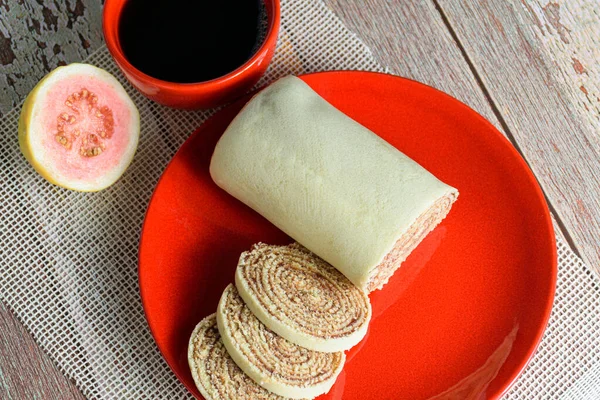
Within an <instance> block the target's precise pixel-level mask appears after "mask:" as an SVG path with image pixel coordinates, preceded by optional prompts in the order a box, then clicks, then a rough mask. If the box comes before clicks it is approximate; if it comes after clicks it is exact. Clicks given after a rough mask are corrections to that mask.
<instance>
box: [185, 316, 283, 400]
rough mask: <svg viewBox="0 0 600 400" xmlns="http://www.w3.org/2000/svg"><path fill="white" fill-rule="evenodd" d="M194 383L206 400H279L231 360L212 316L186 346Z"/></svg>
mask: <svg viewBox="0 0 600 400" xmlns="http://www.w3.org/2000/svg"><path fill="white" fill-rule="evenodd" d="M188 363H189V365H190V370H191V372H192V377H193V378H194V383H196V386H197V387H198V390H199V391H200V393H201V394H202V396H204V398H205V399H206V400H240V399H245V400H255V399H260V400H282V399H285V398H284V397H281V396H278V395H276V394H273V393H270V392H269V391H268V390H267V389H265V388H263V387H261V386H259V385H258V384H256V382H254V381H253V380H252V379H250V378H249V377H248V376H247V375H246V374H244V373H243V372H242V370H241V369H240V368H239V367H238V366H237V365H236V364H235V362H234V361H233V360H232V359H231V357H230V356H229V354H228V353H227V350H226V349H225V346H224V345H223V342H222V341H221V336H220V334H219V330H218V329H217V318H216V316H215V314H211V315H209V316H208V317H206V318H204V319H203V320H202V321H200V323H199V324H198V325H197V326H196V328H195V329H194V332H193V333H192V336H191V338H190V343H189V347H188Z"/></svg>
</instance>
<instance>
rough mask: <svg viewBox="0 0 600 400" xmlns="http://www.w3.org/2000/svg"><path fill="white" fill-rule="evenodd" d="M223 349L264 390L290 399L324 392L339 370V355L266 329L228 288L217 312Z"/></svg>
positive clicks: (341, 360)
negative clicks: (315, 348) (308, 347)
mask: <svg viewBox="0 0 600 400" xmlns="http://www.w3.org/2000/svg"><path fill="white" fill-rule="evenodd" d="M217 325H218V327H219V333H220V334H221V339H222V340H223V344H224V345H225V348H226V349H227V351H228V352H229V355H230V356H231V358H232V359H233V361H235V363H236V364H237V365H238V366H239V367H240V368H241V370H242V371H244V372H245V373H246V375H248V376H249V377H251V378H252V379H253V380H254V381H255V382H257V383H258V384H259V385H261V386H262V387H264V388H265V389H267V390H269V391H271V392H273V393H276V394H278V395H280V396H286V397H290V398H293V399H312V398H314V397H316V396H319V395H321V394H323V393H327V392H328V391H329V389H331V387H332V386H333V384H334V383H335V380H336V378H337V376H338V375H339V373H340V372H341V371H342V368H343V366H344V361H345V358H346V357H345V355H344V353H343V352H337V353H323V352H318V351H313V350H308V349H305V348H304V347H300V346H298V345H296V344H293V343H292V342H290V341H288V340H286V339H284V338H282V337H281V336H279V335H277V334H276V333H275V332H273V331H271V330H270V329H269V328H267V327H266V326H265V325H264V324H263V323H262V322H260V321H259V320H258V318H256V316H254V314H252V311H250V309H249V308H248V307H247V306H246V305H245V304H244V301H243V300H242V298H241V297H240V296H239V294H238V291H237V289H236V288H235V286H233V285H229V286H228V287H227V288H226V289H225V291H224V292H223V296H222V297H221V301H220V302H219V307H218V309H217Z"/></svg>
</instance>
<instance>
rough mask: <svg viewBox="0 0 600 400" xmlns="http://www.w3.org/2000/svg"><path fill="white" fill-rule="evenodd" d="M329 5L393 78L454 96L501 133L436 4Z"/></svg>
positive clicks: (365, 1) (331, 0)
mask: <svg viewBox="0 0 600 400" xmlns="http://www.w3.org/2000/svg"><path fill="white" fill-rule="evenodd" d="M326 3H327V5H328V6H329V7H330V8H331V9H332V10H333V11H334V12H335V13H336V14H337V15H338V16H339V17H340V18H341V19H342V21H343V22H344V24H345V25H346V26H347V27H348V29H349V30H350V31H352V32H354V33H356V34H357V35H358V37H359V38H361V39H362V40H363V41H364V42H365V44H366V45H367V46H368V47H369V48H370V49H371V50H372V51H373V54H374V56H375V57H376V58H377V59H378V60H379V61H380V62H381V64H383V65H384V66H386V67H388V68H389V69H390V72H391V73H393V74H395V75H400V76H404V77H407V78H410V79H414V80H417V81H419V82H423V83H425V84H427V85H430V86H433V87H435V88H437V89H440V90H442V91H444V92H446V93H448V94H450V95H452V96H454V97H456V98H457V99H459V100H460V101H462V102H463V103H465V104H467V105H469V106H470V107H471V108H473V109H474V110H475V111H477V112H479V113H480V114H481V115H483V116H484V117H485V118H487V119H488V120H489V121H490V122H491V123H492V124H494V125H495V126H496V127H497V128H498V129H500V130H501V131H502V129H501V126H500V123H499V122H498V119H497V118H496V116H495V115H494V112H493V111H492V108H491V107H490V104H489V102H488V101H487V99H486V98H485V96H484V95H483V92H482V91H481V88H480V87H479V85H478V83H477V81H476V80H475V79H474V77H473V74H472V73H471V71H470V70H469V66H468V64H467V63H466V61H465V59H464V57H463V55H462V54H461V52H460V49H459V47H458V46H457V45H456V42H455V41H454V39H453V38H452V36H451V35H450V33H449V32H448V29H447V28H446V26H445V25H444V22H443V21H442V19H441V18H440V15H439V13H438V11H437V10H436V8H435V5H434V4H433V3H432V2H430V1H388V0H326Z"/></svg>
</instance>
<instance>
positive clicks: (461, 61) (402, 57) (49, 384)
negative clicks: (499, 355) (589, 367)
mask: <svg viewBox="0 0 600 400" xmlns="http://www.w3.org/2000/svg"><path fill="white" fill-rule="evenodd" d="M326 2H327V3H328V4H329V6H330V7H331V8H332V9H333V10H334V11H335V12H336V14H337V15H339V16H340V17H341V18H342V20H343V21H344V22H345V23H346V25H347V26H348V27H349V29H350V30H351V31H354V32H356V33H357V35H358V36H359V37H360V38H361V39H363V40H364V41H365V43H366V44H367V45H368V46H369V47H371V49H373V52H374V54H375V56H376V57H377V58H378V59H379V60H380V62H381V63H382V64H383V65H387V66H389V67H390V71H391V72H393V73H396V74H398V75H402V76H406V77H409V78H412V79H416V80H419V81H421V82H424V83H427V84H429V85H431V86H434V87H436V88H439V89H441V90H443V91H445V92H447V93H449V94H451V95H452V96H454V97H456V98H458V99H459V100H461V101H463V102H465V103H466V104H468V105H469V106H471V107H472V108H474V109H475V110H476V111H478V112H479V113H480V114H482V115H483V116H485V117H486V118H487V119H488V120H490V121H491V122H492V123H493V124H494V125H495V126H496V127H498V128H499V129H500V130H501V131H504V132H505V133H508V134H509V138H510V139H511V140H515V139H516V142H514V143H516V144H517V145H518V147H520V148H521V149H522V150H523V152H524V154H525V155H526V157H527V160H528V161H529V162H530V163H531V164H532V166H533V168H534V171H536V172H537V173H538V179H540V181H541V182H542V184H543V185H544V187H545V189H546V192H547V193H548V195H549V197H550V198H551V199H552V200H555V199H558V201H562V204H561V205H560V207H559V205H558V204H555V206H556V208H557V209H559V211H560V212H561V215H564V212H565V211H564V209H566V210H567V211H571V212H572V213H576V212H577V211H578V210H579V211H580V212H581V213H583V214H585V213H590V217H584V218H583V221H586V220H587V219H590V218H591V219H594V218H597V217H598V214H599V213H598V210H599V209H600V208H599V205H598V203H596V204H595V211H594V207H593V206H594V204H593V203H592V197H591V195H588V194H587V193H588V190H587V187H586V186H582V185H581V184H579V183H577V184H576V185H575V186H573V187H574V190H573V192H572V193H571V194H570V195H571V197H572V198H573V199H570V198H568V196H567V195H565V194H563V195H562V196H563V197H561V196H560V195H558V194H560V193H561V192H567V191H568V188H569V187H571V183H570V182H568V180H569V179H571V177H573V176H574V177H577V171H578V168H580V164H581V166H583V168H584V169H583V172H582V173H580V174H581V176H580V177H581V179H580V182H587V183H588V184H589V185H591V186H593V185H594V183H596V185H597V182H598V180H597V179H596V180H593V179H591V178H597V176H595V175H593V174H592V175H593V176H592V177H589V176H588V175H589V174H590V169H589V168H591V167H593V166H594V165H592V164H590V163H589V162H587V161H578V160H577V158H578V157H581V156H589V155H590V154H591V153H590V152H591V151H592V150H589V149H590V148H591V149H593V150H594V151H596V150H597V147H596V146H597V145H598V142H599V139H598V136H597V135H596V136H593V135H591V134H590V132H591V130H590V129H591V128H590V129H587V130H583V129H582V128H581V127H580V129H579V130H576V129H573V131H572V132H571V131H569V130H567V131H565V130H564V129H565V127H567V128H569V129H570V127H571V125H570V124H571V123H577V122H578V121H579V122H581V121H587V122H586V123H587V124H588V125H589V126H595V127H596V132H597V127H598V125H593V124H594V123H596V124H598V103H597V102H595V101H596V100H594V98H597V96H598V78H597V77H598V75H597V73H598V68H599V66H598V65H597V61H598V59H599V58H600V57H599V56H598V53H597V52H598V46H597V45H598V43H597V41H598V26H599V24H598V23H597V19H598V15H597V12H598V11H597V10H595V9H593V8H591V6H592V5H593V2H592V1H591V0H574V1H573V4H574V5H573V4H572V3H569V5H568V6H567V5H565V4H563V3H560V4H558V3H549V4H550V5H549V6H548V5H546V4H542V3H539V2H536V1H533V0H523V2H522V3H515V4H512V5H508V4H507V5H502V4H496V3H504V1H502V0H497V1H491V3H490V4H493V6H488V8H489V9H487V8H486V4H488V3H483V2H470V4H471V5H470V6H469V4H451V3H455V2H450V1H443V2H442V4H441V6H438V5H437V3H435V2H433V1H415V2H413V1H399V0H392V1H389V0H363V1H361V0H326ZM460 3H463V2H460ZM480 3H481V4H480ZM557 5H558V7H557ZM578 5H579V6H581V5H583V6H584V7H587V8H583V9H579V8H577V6H578ZM519 7H522V10H521V9H520V8H519ZM463 8H464V10H463ZM523 10H525V11H523ZM492 11H493V12H492ZM461 13H464V15H463V14H461ZM469 13H470V14H469ZM494 13H505V14H506V15H504V14H503V15H496V14H494ZM567 15H568V16H567ZM100 16H101V1H100V0H94V1H91V0H90V1H83V0H65V1H56V0H53V1H50V0H37V1H36V2H34V1H19V0H0V115H1V114H2V113H3V112H6V111H8V110H9V109H11V108H12V107H13V106H14V105H16V104H18V103H19V101H21V100H22V99H23V98H24V96H25V95H26V94H27V93H28V92H29V90H30V89H31V88H32V87H33V86H34V85H35V83H36V82H37V81H38V80H39V79H40V78H41V77H42V76H43V75H44V74H45V73H46V72H48V71H50V70H51V69H53V68H54V67H56V66H57V65H61V64H63V63H68V62H73V61H80V60H82V59H84V58H85V57H86V56H87V55H89V54H90V53H92V52H93V51H94V50H96V49H97V48H98V47H99V46H100V45H101V44H102V38H101V24H100ZM559 17H560V18H559ZM479 18H483V20H484V21H479V20H478V19H479ZM511 18H512V19H511ZM528 18H529V19H528ZM536 18H537V19H536ZM523 21H524V22H523ZM536 21H537V22H536ZM490 23H491V25H490ZM511 24H512V25H511ZM521 24H523V25H521ZM448 25H450V26H451V27H454V29H456V33H455V35H456V37H455V36H453V33H454V32H452V31H449V30H448ZM463 25H464V26H463ZM458 26H463V29H462V30H461V29H459V28H458ZM485 29H488V31H486V30H485ZM528 29H529V30H528ZM519 30H525V31H526V32H528V33H527V35H521V36H519V35H517V34H516V33H515V32H519ZM530 31H531V32H530ZM490 32H491V33H490ZM494 32H495V33H494ZM492 33H494V35H496V36H493V37H494V40H497V41H499V44H500V49H499V50H498V51H496V52H494V51H493V50H494V48H495V47H496V46H494V48H491V49H490V47H491V46H490V43H480V42H484V41H486V40H489V39H490V37H491V35H492ZM592 34H595V35H596V36H594V37H593V38H589V36H590V35H592ZM503 35H504V36H503ZM565 38H566V41H567V42H568V43H566V42H565ZM457 39H459V40H457ZM528 41H531V43H529V42H528ZM466 43H468V45H466ZM503 46H504V47H503ZM528 46H529V47H528ZM523 49H526V50H527V51H528V53H527V52H525V53H519V51H522V50H523ZM484 50H485V51H484ZM486 51H488V52H492V53H493V54H492V55H493V56H494V57H495V58H493V59H492V60H485V59H483V58H485V56H488V54H487V53H486ZM496 53H497V54H496ZM476 55H478V57H476ZM559 55H560V57H559ZM502 57H505V59H502ZM521 58H525V59H526V61H527V62H526V63H525V64H524V65H526V66H528V67H529V68H531V69H530V70H529V71H525V72H529V74H523V73H522V72H523V71H521V69H520V68H521V67H522V66H520V64H521V63H524V61H523V60H521ZM513 64H519V65H518V66H515V65H513ZM509 67H510V68H509ZM569 68H570V69H569ZM499 71H503V74H504V71H507V75H509V77H510V76H512V77H513V78H512V79H509V80H510V83H506V82H504V84H507V85H508V86H509V87H508V88H506V87H504V86H503V81H505V80H506V79H507V77H506V76H504V75H503V74H500V73H499ZM474 72H475V74H474ZM519 74H520V75H519ZM520 77H525V78H526V79H523V78H522V79H521V80H522V81H524V80H527V82H521V81H520V80H519V78H520ZM532 82H533V83H535V84H536V85H537V86H535V87H531V85H532ZM540 83H541V84H540ZM545 84H548V85H554V86H552V87H544V86H545ZM578 85H579V86H578ZM558 87H560V91H559V90H558ZM582 87H583V89H582ZM519 89H520V91H519ZM505 91H514V92H515V93H512V94H511V93H508V94H506V93H504V92H505ZM528 91H530V92H531V93H530V94H531V95H532V97H535V96H540V95H545V94H547V93H546V92H553V91H554V92H555V93H560V95H556V94H555V95H554V96H555V97H556V98H554V97H552V98H551V100H545V99H544V103H543V104H545V105H550V106H552V107H555V106H556V105H557V104H558V106H560V107H555V108H549V109H546V110H545V112H546V113H549V112H554V113H556V114H557V115H556V116H554V119H548V120H546V122H545V123H544V124H540V125H536V124H534V123H533V121H532V120H535V118H536V117H532V116H531V115H530V113H532V114H533V115H537V116H538V117H539V116H540V115H542V116H543V115H544V114H543V112H544V109H541V107H540V106H539V105H538V103H536V102H535V101H533V100H534V99H532V98H527V99H526V100H527V101H525V100H522V99H521V98H520V96H522V95H523V92H525V94H527V92H528ZM550 94H551V95H552V93H550ZM552 99H554V100H552ZM557 99H558V100H557ZM500 100H501V101H500ZM559 100H560V101H559ZM571 103H573V104H571ZM561 107H562V108H561ZM586 107H587V108H586ZM540 113H541V114H540ZM564 113H566V114H565V115H563V114H564ZM594 117H595V118H596V119H595V120H594ZM521 119H523V121H521ZM548 121H551V122H550V123H549V122H548ZM594 121H595V122H594ZM560 124H563V125H560ZM559 127H560V129H558V128H559ZM516 128H518V129H516ZM541 128H552V129H554V130H555V131H553V132H555V133H556V134H560V135H564V134H565V132H571V133H572V134H574V137H575V139H574V141H573V143H571V145H570V146H567V145H566V144H567V142H569V138H568V137H567V136H564V137H562V136H561V137H562V139H563V140H558V141H556V140H555V139H556V138H554V136H552V135H550V136H548V133H547V132H546V131H545V130H544V129H541ZM580 131H584V133H585V135H584V134H582V133H581V132H580ZM592 133H593V132H592ZM553 134H554V133H553ZM511 135H512V136H514V137H511ZM550 139H551V140H553V141H554V143H555V144H556V145H557V149H555V148H554V146H553V145H552V143H550V147H548V146H547V144H548V143H546V142H547V141H549V140H550ZM586 139H587V142H589V143H586ZM540 141H543V142H544V143H545V144H544V146H545V147H544V146H542V147H538V146H539V144H538V142H540ZM582 146H583V148H581V147H582ZM590 146H591V147H590ZM586 148H587V149H588V150H586ZM538 150H542V151H544V152H547V151H548V150H550V153H551V154H539V153H537V151H538ZM561 152H562V153H566V154H561V155H560V157H559V156H556V155H555V154H554V153H557V154H560V153H561ZM548 157H550V158H551V166H547V167H545V166H544V163H545V162H546V160H547V158H548ZM561 157H562V158H561ZM596 160H597V153H596ZM559 161H564V162H566V164H565V165H561V164H560V162H559ZM569 162H570V163H573V162H579V164H577V165H575V166H571V164H569ZM586 168H588V169H586ZM563 169H564V170H567V171H568V173H567V172H564V171H563ZM595 171H596V172H597V171H598V169H596V170H595ZM554 179H557V181H556V182H555V183H552V182H551V181H552V180H554ZM548 182H550V183H548ZM548 187H550V189H553V188H554V190H549V188H548ZM596 189H597V188H592V193H596V192H594V190H596ZM598 190H600V189H598ZM557 193H558V194H557ZM576 198H577V199H579V200H581V201H582V202H581V204H582V205H581V206H580V205H579V203H577V201H576ZM567 200H575V202H574V203H572V202H568V201H567ZM573 204H574V205H575V206H573ZM567 220H568V219H567ZM568 221H569V222H568V223H567V222H566V223H565V224H566V225H568V226H569V228H570V229H571V230H572V232H573V233H574V236H575V238H576V240H580V236H581V235H583V237H584V238H585V237H586V233H585V231H586V229H587V228H586V226H585V223H584V224H583V225H578V226H579V228H580V229H582V230H583V233H582V234H581V235H579V236H578V235H577V234H576V233H575V231H576V229H574V228H573V227H572V226H571V225H572V224H579V223H580V221H579V220H577V219H576V218H572V220H568ZM594 221H595V223H596V224H597V219H594ZM594 229H595V230H594ZM588 231H589V232H591V233H594V232H595V233H596V234H597V233H598V230H597V229H596V228H590V229H589V230H588ZM591 233H587V235H591ZM589 238H590V239H591V236H589ZM584 243H589V240H588V241H587V242H585V241H584ZM582 250H585V249H582ZM584 254H587V251H584ZM595 265H597V264H595ZM0 343H1V344H2V345H0V398H53V397H56V398H82V396H81V394H79V392H78V391H77V390H76V389H75V388H73V387H72V386H73V385H72V384H71V383H70V382H69V381H68V380H67V379H66V378H64V377H63V376H62V375H61V374H60V372H58V371H57V369H56V367H55V366H54V365H53V364H52V363H51V362H50V361H48V359H47V357H46V356H45V355H44V354H43V353H42V352H41V350H40V349H39V347H37V345H35V343H34V342H33V341H32V339H31V337H30V336H29V334H28V333H27V332H26V331H25V330H24V329H23V327H22V325H21V324H20V323H18V321H16V320H15V319H14V317H13V316H12V314H10V313H8V312H7V311H6V309H5V307H4V306H3V305H1V304H0ZM36 360H41V361H36ZM44 360H45V361H44ZM71 393H73V394H71Z"/></svg>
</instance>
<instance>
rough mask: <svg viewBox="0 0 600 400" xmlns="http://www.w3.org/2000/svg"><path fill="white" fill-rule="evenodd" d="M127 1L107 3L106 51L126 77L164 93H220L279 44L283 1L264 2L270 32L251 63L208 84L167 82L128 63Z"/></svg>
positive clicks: (265, 0)
mask: <svg viewBox="0 0 600 400" xmlns="http://www.w3.org/2000/svg"><path fill="white" fill-rule="evenodd" d="M126 1H127V0H106V1H105V2H104V9H103V11H102V31H103V33H104V41H105V42H106V47H107V48H108V51H109V52H110V53H111V55H112V56H113V57H114V58H115V60H116V61H117V64H119V65H120V66H121V67H122V68H123V69H124V70H126V71H127V73H129V74H132V75H133V77H134V78H135V79H138V80H140V81H141V82H142V83H148V84H151V85H154V86H157V87H160V88H162V89H170V90H180V91H181V90H185V91H195V90H198V89H207V90H211V89H217V88H219V89H220V88H222V87H223V86H222V85H223V84H224V83H229V84H231V83H233V82H235V81H236V80H237V79H238V78H239V77H240V76H242V75H244V74H245V73H247V72H249V71H251V70H252V69H253V68H254V67H255V66H256V64H257V63H259V62H260V61H261V60H262V59H263V57H264V55H265V54H266V53H267V52H268V51H269V49H270V48H271V47H274V46H275V45H276V42H277V36H278V32H279V23H280V19H281V9H280V0H264V2H265V3H267V2H269V3H270V4H271V7H272V12H271V13H270V15H268V29H267V33H266V35H265V39H264V40H263V43H262V44H261V45H260V47H259V48H258V50H256V51H255V52H254V54H253V55H252V57H250V59H249V60H247V61H246V62H245V63H244V64H242V65H240V66H239V67H238V68H236V69H235V70H233V71H231V72H229V73H227V74H225V75H222V76H219V77H217V78H213V79H210V80H207V81H201V82H191V83H178V82H170V81H165V80H162V79H158V78H155V77H153V76H151V75H148V74H146V73H144V72H142V71H140V70H139V69H138V68H136V67H135V66H134V65H133V64H132V63H130V62H129V60H128V59H127V57H126V56H125V54H124V53H123V50H122V48H121V44H120V39H119V20H120V17H121V13H122V12H123V6H124V4H125V2H126ZM115 15H116V18H115Z"/></svg>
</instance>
